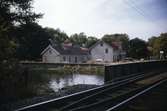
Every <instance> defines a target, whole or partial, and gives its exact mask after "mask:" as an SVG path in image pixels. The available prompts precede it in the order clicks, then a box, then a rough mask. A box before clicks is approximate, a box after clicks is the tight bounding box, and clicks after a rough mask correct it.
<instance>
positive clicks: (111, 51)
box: [89, 41, 126, 62]
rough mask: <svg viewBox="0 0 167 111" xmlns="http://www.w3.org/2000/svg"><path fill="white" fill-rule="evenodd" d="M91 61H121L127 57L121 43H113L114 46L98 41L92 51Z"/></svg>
mask: <svg viewBox="0 0 167 111" xmlns="http://www.w3.org/2000/svg"><path fill="white" fill-rule="evenodd" d="M89 51H90V56H91V59H92V60H94V61H98V60H102V61H104V62H114V61H119V60H121V59H123V58H124V57H125V54H126V53H125V52H124V51H123V50H122V45H121V43H120V42H113V43H112V45H109V44H108V43H106V42H104V41H98V42H97V43H96V44H94V45H93V46H92V47H91V48H90V49H89Z"/></svg>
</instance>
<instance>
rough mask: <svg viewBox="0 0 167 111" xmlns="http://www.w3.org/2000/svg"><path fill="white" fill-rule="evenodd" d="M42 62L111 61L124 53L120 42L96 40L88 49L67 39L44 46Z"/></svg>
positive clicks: (119, 57) (116, 59)
mask: <svg viewBox="0 0 167 111" xmlns="http://www.w3.org/2000/svg"><path fill="white" fill-rule="evenodd" d="M41 55H42V62H45V63H84V62H87V61H88V60H92V61H97V60H101V61H103V62H113V61H118V60H120V59H121V58H122V57H123V56H124V55H125V53H124V51H122V47H121V44H119V43H116V42H115V43H114V42H113V43H112V45H109V44H107V43H106V42H104V41H98V42H97V43H95V44H94V45H93V46H92V47H90V48H89V49H86V48H81V47H79V46H76V45H73V44H72V43H70V42H69V41H65V43H64V44H61V45H56V44H54V43H53V42H51V44H50V45H49V46H48V47H46V48H45V49H44V50H43V51H42V53H41Z"/></svg>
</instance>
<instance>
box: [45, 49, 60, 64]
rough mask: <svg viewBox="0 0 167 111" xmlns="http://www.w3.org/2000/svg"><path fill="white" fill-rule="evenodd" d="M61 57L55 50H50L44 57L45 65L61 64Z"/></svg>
mask: <svg viewBox="0 0 167 111" xmlns="http://www.w3.org/2000/svg"><path fill="white" fill-rule="evenodd" d="M60 58H61V57H60V55H59V53H58V52H56V51H55V50H54V49H53V48H49V49H48V50H47V51H46V52H45V53H44V54H43V55H42V62H45V63H60Z"/></svg>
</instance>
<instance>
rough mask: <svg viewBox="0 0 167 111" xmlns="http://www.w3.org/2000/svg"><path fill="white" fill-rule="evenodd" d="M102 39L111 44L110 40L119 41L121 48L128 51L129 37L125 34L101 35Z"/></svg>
mask: <svg viewBox="0 0 167 111" xmlns="http://www.w3.org/2000/svg"><path fill="white" fill-rule="evenodd" d="M102 40H103V41H105V42H106V43H108V44H112V42H121V43H122V48H123V50H125V51H128V49H129V47H128V43H129V37H128V35H127V34H106V35H104V36H103V37H102Z"/></svg>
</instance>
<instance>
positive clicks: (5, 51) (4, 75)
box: [0, 0, 41, 103]
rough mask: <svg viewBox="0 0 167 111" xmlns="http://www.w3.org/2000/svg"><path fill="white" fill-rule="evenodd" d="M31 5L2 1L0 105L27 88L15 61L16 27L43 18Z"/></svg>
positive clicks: (24, 1) (22, 1) (28, 1)
mask: <svg viewBox="0 0 167 111" xmlns="http://www.w3.org/2000/svg"><path fill="white" fill-rule="evenodd" d="M31 5H32V0H0V89H1V91H0V98H1V100H0V103H2V102H5V100H8V102H9V101H10V100H11V98H16V97H18V96H20V93H18V92H17V91H18V90H20V89H23V90H24V88H25V86H24V85H25V84H24V83H25V81H26V80H25V78H24V77H25V76H24V71H21V70H22V68H21V67H20V66H19V65H18V63H17V61H16V59H15V57H16V56H15V52H16V51H15V48H16V46H17V44H16V37H15V27H16V26H18V25H20V24H25V23H30V22H34V21H35V20H36V19H37V18H39V17H41V14H36V13H34V12H33V11H32V9H33V8H32V6H31ZM18 81H19V82H18ZM16 86H17V87H16ZM23 90H22V91H23ZM7 98H9V99H7ZM10 102H11V101H10Z"/></svg>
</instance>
